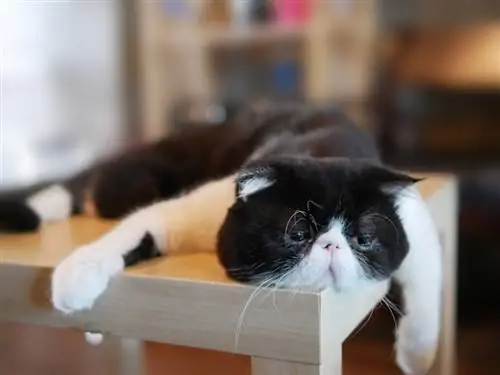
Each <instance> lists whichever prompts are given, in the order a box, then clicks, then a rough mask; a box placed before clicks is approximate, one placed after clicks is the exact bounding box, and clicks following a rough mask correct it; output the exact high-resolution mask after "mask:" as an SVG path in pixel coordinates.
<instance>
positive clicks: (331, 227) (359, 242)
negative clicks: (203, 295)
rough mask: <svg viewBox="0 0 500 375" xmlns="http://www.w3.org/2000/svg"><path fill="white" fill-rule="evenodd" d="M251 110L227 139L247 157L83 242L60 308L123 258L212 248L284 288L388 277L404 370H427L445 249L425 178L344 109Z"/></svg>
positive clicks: (61, 284)
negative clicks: (396, 287)
mask: <svg viewBox="0 0 500 375" xmlns="http://www.w3.org/2000/svg"><path fill="white" fill-rule="evenodd" d="M250 113H251V115H249V116H247V117H246V121H247V122H246V123H245V125H244V126H241V125H240V127H239V129H243V130H244V131H241V130H240V131H239V132H238V131H237V132H235V133H236V134H238V136H239V138H238V139H239V141H238V142H237V141H235V140H234V136H233V137H231V138H232V140H233V143H232V144H231V145H225V147H224V149H225V150H233V151H232V152H233V153H234V155H236V154H238V155H242V154H244V155H245V157H240V159H239V160H240V163H239V164H240V165H238V166H236V167H234V168H229V167H228V168H227V169H226V170H224V171H222V169H223V168H222V169H219V170H218V172H219V173H213V174H207V173H205V175H204V176H202V177H199V178H197V179H191V181H190V184H186V185H185V187H187V188H189V189H190V190H189V191H188V192H187V193H185V194H183V195H177V196H174V197H172V195H170V196H169V195H168V194H166V195H164V196H162V195H161V194H160V197H161V198H170V199H165V200H162V201H160V202H157V203H154V204H151V205H149V206H147V205H145V206H144V207H142V208H140V209H138V210H137V211H135V212H133V213H131V214H128V216H126V217H125V218H124V219H123V220H121V222H120V223H118V225H117V226H116V227H115V228H114V229H112V230H111V231H109V232H108V233H106V234H105V235H104V236H103V237H102V238H100V239H97V240H96V241H95V242H92V243H89V244H87V245H85V246H83V247H81V248H79V249H76V250H75V251H74V252H73V253H72V254H71V255H69V256H68V257H67V258H66V259H64V260H63V261H62V262H61V263H60V264H59V265H58V266H57V267H56V269H55V271H54V273H53V277H52V301H53V305H54V307H55V308H56V309H58V310H60V311H62V312H64V313H68V314H70V313H74V312H77V311H80V310H84V309H89V308H91V307H92V306H93V304H94V302H95V301H96V299H97V298H99V297H100V296H101V295H102V294H103V293H105V291H106V289H107V287H108V285H109V283H110V282H111V281H112V278H113V277H114V276H115V275H117V274H119V273H120V272H121V271H122V270H123V269H124V268H125V267H127V266H130V265H133V264H136V263H138V262H141V261H143V260H146V259H150V258H153V257H156V256H158V255H167V254H168V255H172V254H175V253H182V252H183V251H217V254H218V256H219V259H220V262H221V264H222V266H223V267H224V268H225V269H226V272H227V274H228V275H229V276H230V277H232V278H234V279H236V280H238V281H242V282H251V283H261V282H262V281H266V282H269V283H275V284H277V285H279V286H283V287H288V288H318V289H321V288H328V287H331V288H334V289H335V290H336V291H338V292H340V293H341V292H343V291H347V290H356V289H357V288H363V287H364V286H365V285H367V284H369V283H374V282H378V281H380V280H387V279H390V278H392V279H394V280H395V281H396V282H398V283H399V284H400V285H401V287H402V291H403V297H404V301H405V309H404V310H405V316H404V317H403V318H402V319H401V321H400V324H399V328H398V331H397V345H396V348H397V362H398V364H399V366H400V368H401V369H402V370H403V371H404V372H405V373H406V374H421V373H424V372H425V371H426V370H427V369H428V368H429V366H430V365H431V363H432V361H433V359H434V354H435V351H436V347H437V343H438V335H439V328H440V327H439V326H440V324H439V323H440V307H441V249H440V244H439V241H438V236H437V231H436V228H435V225H434V223H433V221H432V218H431V217H430V214H429V212H428V210H427V208H426V206H425V203H424V202H423V201H422V199H421V198H420V196H419V193H418V191H417V190H416V188H415V186H414V185H415V184H416V183H417V182H418V181H417V180H416V179H413V178H411V177H409V176H407V175H405V174H402V173H399V172H395V171H392V170H390V169H388V168H386V167H384V166H383V165H382V163H381V162H380V159H379V156H378V153H377V150H376V147H375V144H374V142H373V140H372V139H371V138H370V137H369V136H368V135H367V134H366V133H364V132H363V131H361V130H360V129H359V128H357V127H356V126H354V125H353V124H352V123H351V122H349V121H348V120H347V119H346V118H345V117H344V116H342V115H340V114H339V113H337V112H332V111H323V110H320V109H317V108H310V107H302V106H296V107H288V106H287V107H286V108H277V109H276V108H274V109H270V108H265V109H264V110H262V109H259V110H257V111H250ZM245 129H252V130H251V131H248V130H245ZM255 129H257V130H255ZM245 132H246V133H245ZM248 136H250V138H251V139H252V140H251V141H249V139H248ZM226 140H229V138H226ZM240 145H241V149H239V146H240ZM249 145H250V146H249ZM186 147H193V145H188V146H186ZM235 149H236V151H235ZM243 149H245V152H241V151H242V150H243ZM197 151H198V150H196V146H195V149H194V150H192V151H191V152H192V153H196V152H197ZM237 151H238V152H237ZM215 154H217V151H215ZM164 155H169V153H168V151H165V154H164ZM169 157H170V156H169ZM228 157H230V152H226V153H224V152H222V153H221V154H218V160H219V161H221V160H224V159H225V158H228ZM160 159H161V158H160ZM156 160H158V159H156ZM166 160H168V161H169V163H168V165H171V159H169V158H166ZM211 160H213V159H211ZM179 163H180V164H182V163H183V161H182V159H180V160H179ZM236 164H237V163H236ZM219 165H221V164H219ZM238 168H239V170H238V171H236V170H237V169H238ZM140 169H141V168H140V167H139V168H138V170H140ZM135 170H136V169H133V170H132V172H131V173H134V172H133V171H135ZM168 172H169V170H168V168H167V169H165V170H163V171H162V173H160V174H159V175H158V176H160V177H161V178H157V180H158V181H161V185H163V186H167V185H168V183H169V179H170V178H171V179H172V181H173V183H174V184H175V183H177V181H179V180H178V179H179V177H178V176H181V175H182V173H180V172H177V173H173V174H172V176H171V175H170V174H169V173H168ZM233 172H235V174H231V173H233ZM138 174H139V175H138V177H137V178H138V179H139V181H144V180H143V177H142V176H144V173H138ZM187 174H189V171H187ZM193 175H195V173H193ZM219 177H220V178H219ZM128 178H129V179H132V180H133V179H134V176H133V174H130V175H128ZM193 181H196V182H193ZM108 182H110V181H109V180H108ZM132 185H133V184H132ZM138 185H139V186H140V185H141V184H138ZM179 185H182V184H179ZM196 186H197V187H196ZM118 188H119V185H117V186H114V187H113V186H107V187H106V189H107V190H109V191H113V189H118ZM180 190H181V189H177V193H176V194H178V193H179V192H180ZM107 197H108V198H107V199H113V194H109V195H107ZM150 198H151V197H150ZM153 198H156V197H153ZM151 201H152V200H151ZM134 202H137V201H134ZM106 204H108V205H110V204H111V203H110V202H107V203H106ZM120 205H121V207H125V206H123V204H122V203H121V204H120ZM96 206H97V207H98V208H97V212H98V213H100V212H101V211H102V208H101V209H99V204H96ZM130 208H134V207H133V206H132V207H130V206H129V209H130ZM118 211H122V212H123V211H124V210H123V209H121V210H116V212H118Z"/></svg>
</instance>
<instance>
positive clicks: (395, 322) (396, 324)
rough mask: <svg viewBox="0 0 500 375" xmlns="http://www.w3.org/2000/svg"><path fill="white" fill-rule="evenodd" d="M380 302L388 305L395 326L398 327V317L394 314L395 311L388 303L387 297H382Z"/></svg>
mask: <svg viewBox="0 0 500 375" xmlns="http://www.w3.org/2000/svg"><path fill="white" fill-rule="evenodd" d="M380 302H381V303H382V304H384V306H386V307H387V309H388V310H389V313H390V314H391V316H392V320H393V321H394V328H395V329H397V328H398V323H397V320H396V317H395V316H394V313H393V312H392V309H391V306H390V305H389V304H388V303H387V301H386V297H384V298H382V300H381V301H380Z"/></svg>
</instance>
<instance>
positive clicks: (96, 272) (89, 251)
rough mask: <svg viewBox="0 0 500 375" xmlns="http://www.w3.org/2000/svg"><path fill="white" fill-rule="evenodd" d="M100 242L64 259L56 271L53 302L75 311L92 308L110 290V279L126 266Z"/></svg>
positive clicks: (53, 275) (60, 307) (59, 306)
mask: <svg viewBox="0 0 500 375" xmlns="http://www.w3.org/2000/svg"><path fill="white" fill-rule="evenodd" d="M106 250H108V249H100V248H99V244H90V245H87V246H83V247H81V248H79V249H77V250H76V251H75V252H74V253H72V254H71V255H70V256H68V257H67V258H66V259H64V260H63V261H62V262H61V263H60V264H59V265H58V266H57V267H56V268H55V270H54V273H53V274H52V304H53V305H54V307H55V308H56V309H57V310H59V311H61V312H63V313H65V314H71V313H74V312H77V311H81V310H88V309H90V308H92V306H93V305H94V303H95V301H96V300H97V298H98V297H99V296H100V295H101V294H102V293H103V292H104V291H105V290H106V288H107V286H108V283H109V280H110V279H111V277H112V276H114V275H115V274H116V273H117V272H119V271H120V270H122V269H123V266H124V264H123V258H122V257H121V256H116V254H109V253H108V254H106Z"/></svg>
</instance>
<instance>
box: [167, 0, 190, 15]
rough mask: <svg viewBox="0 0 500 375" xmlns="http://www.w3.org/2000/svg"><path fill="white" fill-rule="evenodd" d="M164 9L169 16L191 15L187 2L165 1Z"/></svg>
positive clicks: (177, 0) (180, 0) (179, 0)
mask: <svg viewBox="0 0 500 375" xmlns="http://www.w3.org/2000/svg"><path fill="white" fill-rule="evenodd" d="M162 4H163V9H164V10H165V12H166V13H167V14H168V15H169V16H185V15H187V14H188V13H189V6H188V4H187V2H186V0H163V1H162Z"/></svg>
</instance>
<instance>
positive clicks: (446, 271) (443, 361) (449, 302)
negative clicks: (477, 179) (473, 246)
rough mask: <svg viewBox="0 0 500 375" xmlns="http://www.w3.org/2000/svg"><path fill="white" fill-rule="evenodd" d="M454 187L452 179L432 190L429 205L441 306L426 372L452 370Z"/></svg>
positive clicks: (445, 374)
mask: <svg viewBox="0 0 500 375" xmlns="http://www.w3.org/2000/svg"><path fill="white" fill-rule="evenodd" d="M457 191H458V188H457V183H456V181H454V182H453V183H451V184H449V185H448V186H447V187H446V188H444V189H443V190H442V191H440V192H439V193H437V194H436V196H435V197H433V198H432V199H435V201H434V202H432V204H430V208H431V211H432V214H433V217H434V219H435V221H436V225H437V226H438V228H439V230H440V234H441V240H442V245H443V267H444V268H443V282H444V285H443V306H442V330H441V338H440V347H439V353H438V358H437V360H436V364H435V366H434V367H433V369H432V371H431V373H430V374H432V375H453V374H455V346H456V315H457V311H456V292H457V291H456V284H457V281H456V278H457V222H458V193H457Z"/></svg>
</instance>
